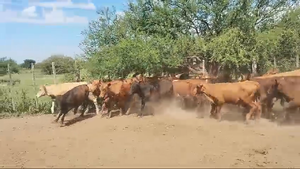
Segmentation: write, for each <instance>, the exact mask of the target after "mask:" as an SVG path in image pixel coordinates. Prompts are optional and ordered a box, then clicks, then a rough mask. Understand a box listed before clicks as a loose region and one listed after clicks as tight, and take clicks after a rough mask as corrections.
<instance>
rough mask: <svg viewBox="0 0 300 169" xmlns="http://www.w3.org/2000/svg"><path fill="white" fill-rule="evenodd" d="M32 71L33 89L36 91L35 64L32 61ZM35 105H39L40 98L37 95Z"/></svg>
mask: <svg viewBox="0 0 300 169" xmlns="http://www.w3.org/2000/svg"><path fill="white" fill-rule="evenodd" d="M31 73H32V82H33V89H34V92H35V93H36V83H35V74H34V64H33V63H31ZM35 106H36V107H38V99H37V97H35Z"/></svg>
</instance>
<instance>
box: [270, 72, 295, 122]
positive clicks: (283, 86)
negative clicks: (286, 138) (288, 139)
mask: <svg viewBox="0 0 300 169" xmlns="http://www.w3.org/2000/svg"><path fill="white" fill-rule="evenodd" d="M299 84H300V77H299V76H288V77H281V78H277V79H275V84H274V86H273V88H272V90H270V92H271V93H273V94H275V95H276V96H279V97H283V98H284V99H285V100H286V101H287V102H288V106H287V107H286V108H285V116H284V117H285V120H286V121H290V120H291V119H290V113H292V112H295V110H297V108H299V107H300V87H299Z"/></svg>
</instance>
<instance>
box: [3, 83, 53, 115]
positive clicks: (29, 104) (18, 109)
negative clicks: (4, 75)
mask: <svg viewBox="0 0 300 169" xmlns="http://www.w3.org/2000/svg"><path fill="white" fill-rule="evenodd" d="M14 103H15V110H14V109H13V104H12V101H11V97H10V95H9V91H8V89H5V88H0V118H4V117H7V116H20V115H23V114H40V113H42V114H47V113H50V107H51V104H50V103H49V102H46V101H41V100H39V101H38V104H36V103H35V99H34V98H32V97H29V96H28V95H27V93H26V91H25V90H21V91H19V92H15V93H14Z"/></svg>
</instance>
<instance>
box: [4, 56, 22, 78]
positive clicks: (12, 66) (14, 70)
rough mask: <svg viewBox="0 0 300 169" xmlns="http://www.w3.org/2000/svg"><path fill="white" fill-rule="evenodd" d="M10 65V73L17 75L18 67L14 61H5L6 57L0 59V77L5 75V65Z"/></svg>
mask: <svg viewBox="0 0 300 169" xmlns="http://www.w3.org/2000/svg"><path fill="white" fill-rule="evenodd" d="M8 63H9V65H10V71H11V73H19V70H20V67H19V65H18V64H17V62H16V61H14V60H12V59H7V58H6V57H3V58H0V76H3V75H5V74H7V64H8Z"/></svg>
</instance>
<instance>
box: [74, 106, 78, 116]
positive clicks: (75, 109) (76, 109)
mask: <svg viewBox="0 0 300 169" xmlns="http://www.w3.org/2000/svg"><path fill="white" fill-rule="evenodd" d="M77 111H78V107H75V108H74V115H75V114H77Z"/></svg>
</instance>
